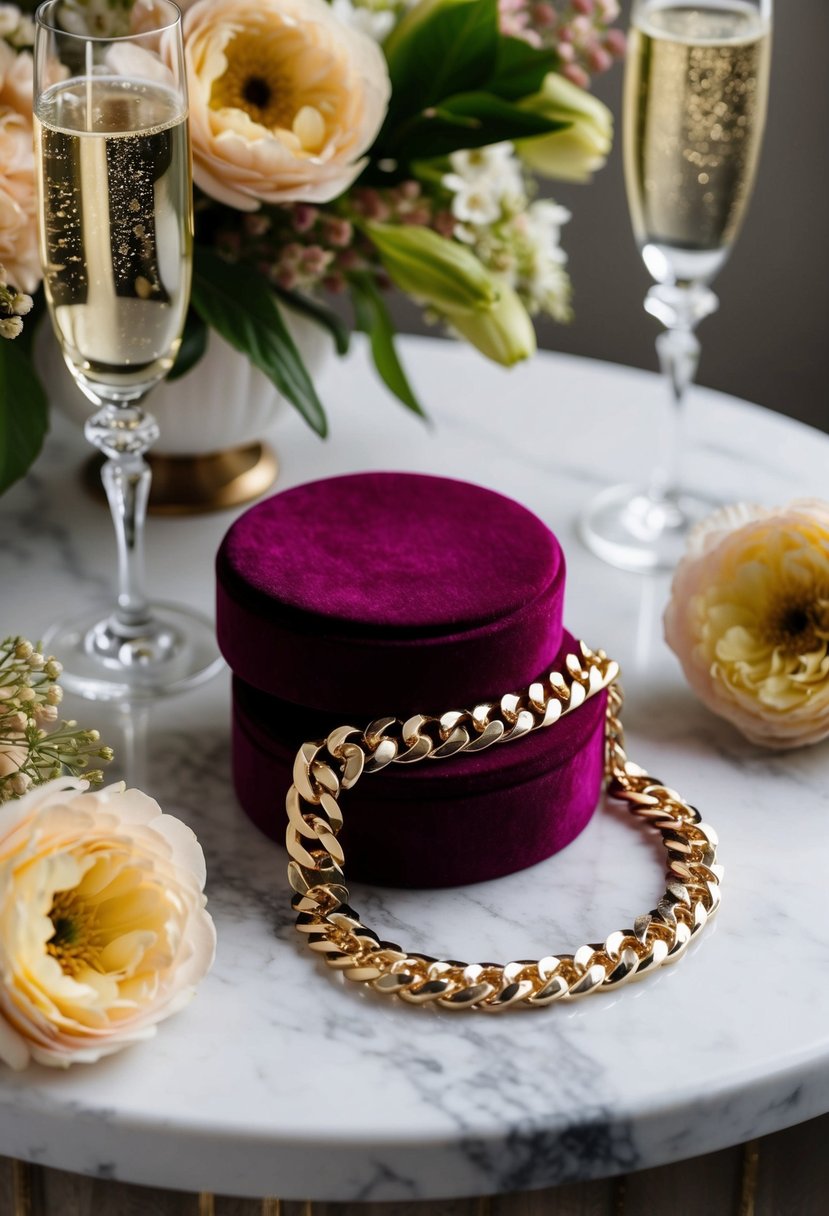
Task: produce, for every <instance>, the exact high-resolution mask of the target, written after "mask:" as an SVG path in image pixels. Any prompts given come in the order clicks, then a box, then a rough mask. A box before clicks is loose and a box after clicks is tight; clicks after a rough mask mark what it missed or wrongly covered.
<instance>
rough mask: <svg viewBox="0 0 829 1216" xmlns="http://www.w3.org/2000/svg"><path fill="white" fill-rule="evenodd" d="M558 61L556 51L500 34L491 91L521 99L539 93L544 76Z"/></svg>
mask: <svg viewBox="0 0 829 1216" xmlns="http://www.w3.org/2000/svg"><path fill="white" fill-rule="evenodd" d="M557 65H558V55H557V54H556V53H555V51H549V50H547V51H545V50H540V49H539V48H538V47H534V46H530V45H529V44H528V43H526V42H522V41H521V39H520V38H499V40H498V54H497V59H496V62H495V73H494V75H493V76H492V79H491V80H490V82H489V92H490V93H496V94H497V95H498V96H499V97H503V98H505V100H507V101H520V100H521V98H523V97H529V96H530V95H531V94H532V93H537V92H538V90H539V89H540V88H541V85H542V83H543V81H544V77H545V76H547V75H548V74H549V73H550V72H554V71H555V70H556V67H557Z"/></svg>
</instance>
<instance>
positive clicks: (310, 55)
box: [184, 0, 390, 211]
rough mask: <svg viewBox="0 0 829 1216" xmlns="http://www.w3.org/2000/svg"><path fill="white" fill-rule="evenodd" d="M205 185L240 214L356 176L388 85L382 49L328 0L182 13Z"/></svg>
mask: <svg viewBox="0 0 829 1216" xmlns="http://www.w3.org/2000/svg"><path fill="white" fill-rule="evenodd" d="M184 40H185V55H186V60H187V74H188V82H189V86H190V129H191V132H192V137H193V162H194V163H193V172H194V177H195V180H196V183H197V185H199V186H200V187H201V188H202V190H204V191H205V193H207V194H209V195H211V196H212V197H213V198H215V199H217V200H218V201H219V202H222V203H226V204H228V205H229V206H231V207H236V208H238V209H239V210H242V211H255V210H257V208H258V207H259V205H260V203H262V202H266V203H285V202H289V201H292V200H304V201H307V202H328V201H329V200H330V199H332V198H335V197H336V196H337V195H339V194H341V193H342V192H343V191H344V190H346V189H347V188H348V186H350V185H351V183H352V182H353V181H354V179H355V178H356V177H357V176H358V174H359V173H360V171H361V170H362V168H363V165H364V163H365V162H364V161H363V160H361V157H362V156H363V154H364V153H365V152H366V151H367V149H368V148H369V147H370V146H371V144H372V142H373V141H374V138H375V136H376V135H377V132H378V131H379V129H380V126H381V124H382V122H383V118H384V116H385V112H386V106H387V103H388V99H389V94H390V84H389V77H388V71H387V69H386V61H385V59H384V57H383V53H382V51H380V49H379V48H378V46H377V45H376V43H374V42H373V41H372V40H371V39H370V38H368V37H367V36H366V35H365V34H361V33H359V32H357V31H356V30H352V29H348V28H347V27H346V26H344V25H341V24H340V23H339V22H338V21H337V19H336V17H335V16H334V14H333V13H332V11H331V8H330V6H329V5H328V4H326V3H325V0H199V2H198V3H196V4H194V5H193V6H192V7H191V8H190V9H189V10H188V12H187V14H186V16H185V18H184Z"/></svg>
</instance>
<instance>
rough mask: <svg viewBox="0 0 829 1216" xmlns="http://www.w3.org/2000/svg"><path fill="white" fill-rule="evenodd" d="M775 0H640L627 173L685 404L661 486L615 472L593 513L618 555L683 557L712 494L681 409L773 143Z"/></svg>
mask: <svg viewBox="0 0 829 1216" xmlns="http://www.w3.org/2000/svg"><path fill="white" fill-rule="evenodd" d="M771 25H772V0H695V2H693V3H688V2H687V0H686V2H685V3H682V2H680V0H633V8H632V13H631V31H630V42H629V50H628V60H627V68H626V73H625V98H624V145H625V147H624V151H625V180H626V185H627V194H628V203H629V206H630V211H631V217H632V220H633V229H634V234H635V237H636V242H637V244H638V246H639V251H640V253H641V255H642V259H643V261H644V263H645V266H646V267H647V269H648V271H649V273H650V275H651V277H652V278H653V279H654V280H655V284H654V286H653V287H651V289H650V291H649V292H648V295H647V299H646V301H645V308H646V310H647V311H648V312H649V313H650V314H651V315H652V316H654V317H656V318H657V320H658V321H660V322H661V323H662V325H663V326H664V327H665V332H664V333H662V334H660V335H659V337H658V338H657V341H656V346H657V352H658V355H659V362H660V366H661V368H662V371H663V373H664V375H665V377H666V379H667V382H668V385H669V388H670V394H671V398H672V402H673V408H672V409H671V411H670V413H668V412H667V411H666V415H665V418H664V423H663V429H664V433H663V436H662V444H661V449H662V451H661V459H660V460H659V461H658V462H657V465H656V469H655V471H654V473H653V475H652V478H651V483H650V486H649V487H648V488H646V489H638V488H636V487H632V486H614V487H613V488H611V489H609V490H606V491H605V492H604V493H603V494H601V495H599V497H598V498H597V499H596V500H595V501H594V502H593V503H592V504H591V506H590V507H589V508H588V510H587V513H586V514H585V515H584V516H583V517H582V519H581V520H580V531H581V535H582V539H583V540H584V542H585V543H586V545H587V546H588V548H590V549H591V550H592V551H593V552H594V553H596V554H597V555H598V556H599V557H601V558H604V560H605V561H607V562H610V563H611V564H612V565H616V566H622V567H624V568H626V569H630V570H659V569H663V570H664V569H671V568H673V566H675V565H676V563H677V561H678V559H679V557H680V556H681V554H682V551H683V549H684V546H685V541H686V537H687V533H688V531H689V529H690V527H691V526H692V525H693V524H694V523H696V522H697V521H698V520H699V519H700V518H702V517H703V516H704V515H706V514H707V513H708V512H709V511H710V510H711V509H712V507H713V505H714V504H713V502H712V501H711V500H710V499H706V498H704V497H702V496H697V495H694V494H692V493H691V492H690V491H689V490H688V489H687V488H686V487H684V486H683V484H682V479H681V468H680V464H681V460H680V458H681V455H682V448H683V432H682V421H683V417H684V412H685V411H684V406H685V403H686V400H687V396H688V391H689V389H690V387H691V385H692V384H693V381H694V376H695V374H696V369H697V364H698V362H699V353H700V345H699V341H698V339H697V337H696V334H695V330H696V327H697V325H698V324H699V322H700V321H702V320H704V319H705V317H707V316H709V315H710V314H711V313H713V312H714V311H715V310H716V308H717V297H716V296H715V295H714V293H713V291H711V289H710V286H709V284H710V283H711V280H712V279H713V278H714V276H715V275H716V274H718V272H719V271H720V270H721V268H722V266H723V265H724V263H725V261H726V259H727V258H728V255H729V252H730V251H731V248H732V246H733V244H734V241H735V240H736V238H737V235H738V232H739V230H740V226H741V224H742V221H743V217H744V215H745V212H746V208H747V206H748V202H749V198H750V195H751V191H752V187H753V185H754V179H755V175H756V169H757V162H758V159H759V154H760V145H761V142H762V136H763V128H764V126H765V119H766V106H767V98H768V81H769V64H770V59H771Z"/></svg>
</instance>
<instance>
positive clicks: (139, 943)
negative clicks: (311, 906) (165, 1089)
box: [0, 778, 216, 1068]
mask: <svg viewBox="0 0 829 1216" xmlns="http://www.w3.org/2000/svg"><path fill="white" fill-rule="evenodd" d="M85 790H86V782H84V781H78V780H76V779H74V778H59V779H58V780H57V781H52V782H49V783H48V784H46V785H42V786H38V787H37V788H35V789H33V790H30V791H29V793H28V794H25V795H24V796H23V797H22V798H19V799H17V800H16V801H12V802H9V803H6V804H5V805H4V806H2V807H0V1058H1V1059H3V1060H5V1061H6V1063H7V1064H9V1065H11V1067H12V1068H24V1067H25V1066H26V1065H27V1064H28V1063H29V1061H30V1060H35V1061H37V1062H38V1063H40V1064H50V1065H54V1066H59V1067H66V1066H68V1065H69V1064H71V1063H73V1062H75V1061H84V1062H92V1061H95V1060H97V1059H99V1058H100V1057H102V1056H106V1055H111V1054H112V1053H113V1052H116V1051H120V1050H121V1048H123V1047H126V1046H128V1045H129V1044H131V1043H135V1042H137V1041H139V1040H141V1039H147V1038H150V1037H151V1036H152V1035H153V1034H154V1033H155V1026H156V1023H157V1022H159V1021H160V1020H161V1019H162V1018H166V1017H168V1016H169V1015H170V1014H172V1013H176V1012H177V1011H178V1010H179V1009H181V1008H182V1007H183V1006H184V1005H185V1004H186V1003H187V1002H188V1001H189V1000H190V998H191V996H192V995H193V992H194V991H195V988H196V985H197V984H198V983H199V981H200V980H201V979H202V978H203V977H204V976H205V975H206V973H207V971H208V970H209V969H210V966H211V964H212V961H213V955H214V951H215V943H216V934H215V930H214V927H213V922H212V920H211V918H210V916H209V915H208V913H207V912H206V910H205V902H206V901H205V897H204V894H203V889H204V880H205V866H204V855H203V853H202V850H201V847H200V845H199V843H198V841H197V840H196V837H195V836H194V834H193V833H192V832H191V831H190V829H189V828H187V827H185V825H184V824H183V823H180V822H179V820H177V819H174V818H173V817H172V816H171V815H164V814H162V812H161V809H160V808H159V806H158V804H157V803H155V802H153V800H152V799H151V798H148V797H147V796H146V795H145V794H142V793H141V792H140V791H138V790H125V789H124V787H123V786H120V785H119V786H111V787H110V788H109V789H105V790H102V791H100V792H97V793H88V792H85Z"/></svg>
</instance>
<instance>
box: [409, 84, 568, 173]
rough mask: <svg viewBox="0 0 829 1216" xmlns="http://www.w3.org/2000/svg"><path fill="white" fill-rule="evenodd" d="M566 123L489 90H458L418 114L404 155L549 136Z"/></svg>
mask: <svg viewBox="0 0 829 1216" xmlns="http://www.w3.org/2000/svg"><path fill="white" fill-rule="evenodd" d="M567 125H568V124H567V123H562V122H557V121H555V120H554V119H550V118H545V117H544V116H543V115H541V114H536V113H534V112H532V111H531V110H522V109H519V107H518V106H516V105H513V104H512V102H509V101H503V100H502V99H501V98H500V97H496V96H495V95H494V94H493V93H485V92H475V93H459V94H457V95H456V96H455V97H449V98H447V100H446V101H444V102H443V103H442V104H441V105H440V106H437V107H434V108H433V109H432V110H430V111H428V112H426V113H424V114H421V115H420V116H419V117H418V118H417V119H415V120H413V121H412V122H411V124H410V126H409V129H408V131H407V134H406V139H405V149H406V157H407V159H410V160H426V159H427V158H431V157H439V156H448V155H449V153H450V152H455V151H457V149H459V148H483V147H487V146H488V145H489V144H497V143H501V142H502V141H504V140H515V139H530V138H532V137H533V136H535V135H549V134H550V132H551V131H559V130H561V128H562V127H566V126H567Z"/></svg>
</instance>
